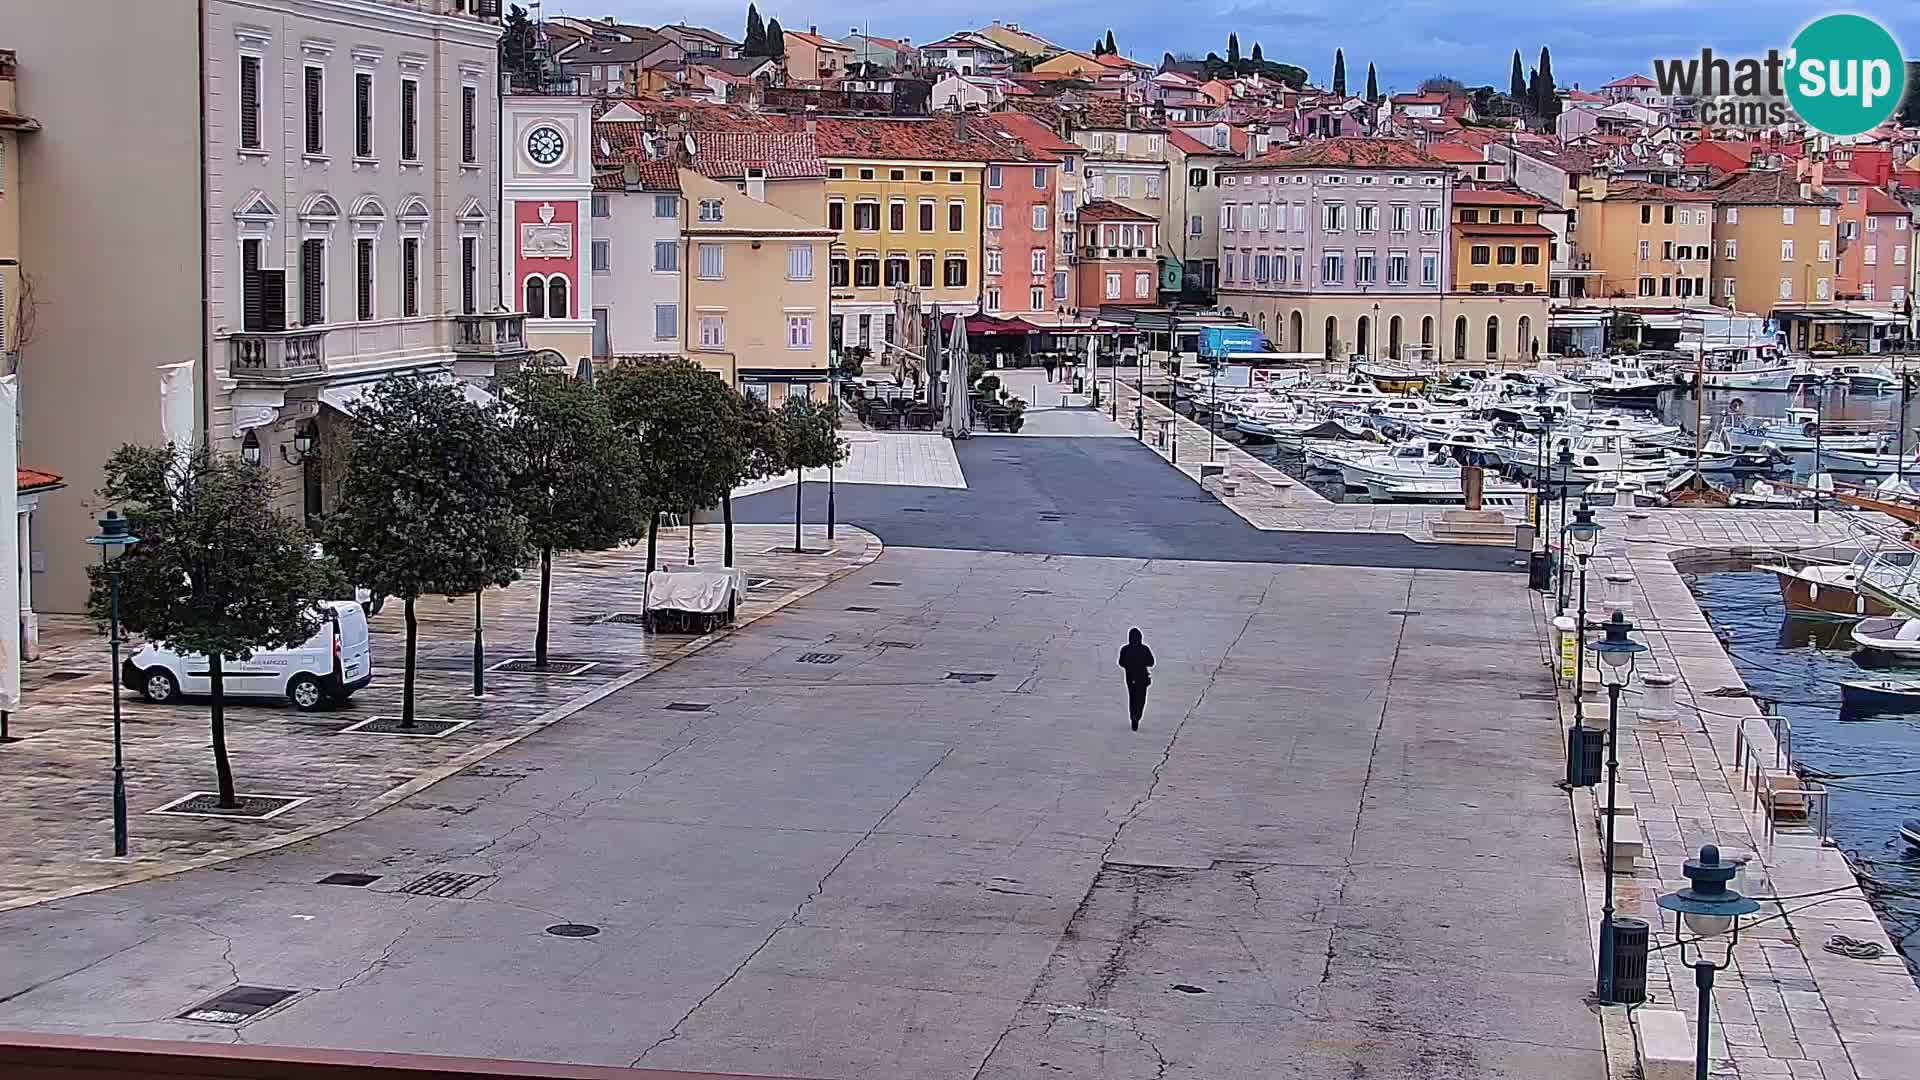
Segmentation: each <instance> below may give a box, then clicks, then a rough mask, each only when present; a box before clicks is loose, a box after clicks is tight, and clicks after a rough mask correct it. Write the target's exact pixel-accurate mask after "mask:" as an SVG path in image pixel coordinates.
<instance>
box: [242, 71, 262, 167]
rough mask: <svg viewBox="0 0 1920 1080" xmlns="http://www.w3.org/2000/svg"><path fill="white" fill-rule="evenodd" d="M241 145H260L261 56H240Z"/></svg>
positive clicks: (248, 146) (251, 147)
mask: <svg viewBox="0 0 1920 1080" xmlns="http://www.w3.org/2000/svg"><path fill="white" fill-rule="evenodd" d="M240 145H241V146H244V147H246V148H248V149H249V150H253V149H258V148H259V146H260V58H259V57H257V56H243V57H241V58H240Z"/></svg>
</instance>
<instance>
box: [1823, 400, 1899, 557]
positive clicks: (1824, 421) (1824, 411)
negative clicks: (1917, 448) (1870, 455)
mask: <svg viewBox="0 0 1920 1080" xmlns="http://www.w3.org/2000/svg"><path fill="white" fill-rule="evenodd" d="M1902 422H1903V423H1904V422H1905V421H1904V420H1903V421H1902ZM1826 426H1827V380H1825V379H1815V380H1813V480H1812V483H1813V523H1814V524H1815V525H1818V524H1820V449H1821V447H1820V436H1821V434H1822V432H1821V429H1822V428H1824V427H1826ZM1886 445H1887V444H1886V443H1881V444H1880V448H1881V449H1883V450H1884V449H1886Z"/></svg>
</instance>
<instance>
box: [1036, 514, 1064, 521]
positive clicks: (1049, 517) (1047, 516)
mask: <svg viewBox="0 0 1920 1080" xmlns="http://www.w3.org/2000/svg"><path fill="white" fill-rule="evenodd" d="M1040 520H1041V521H1061V520H1064V519H1063V518H1062V517H1061V516H1060V515H1059V514H1041V515H1040Z"/></svg>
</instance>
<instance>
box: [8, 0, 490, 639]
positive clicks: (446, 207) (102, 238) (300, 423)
mask: <svg viewBox="0 0 1920 1080" xmlns="http://www.w3.org/2000/svg"><path fill="white" fill-rule="evenodd" d="M496 8H497V5H494V4H491V3H474V2H472V0H198V2H196V0H142V2H140V3H137V4H130V3H125V2H124V0H65V2H63V3H60V4H54V5H36V10H35V14H34V17H33V18H31V19H17V20H12V21H11V22H10V23H9V26H8V34H9V38H10V40H9V44H10V45H11V46H12V47H14V48H15V49H16V50H17V51H18V54H19V66H20V71H21V84H22V85H23V86H26V87H29V88H30V94H31V101H30V102H29V105H30V107H31V109H32V112H33V114H34V116H35V117H36V119H38V120H39V122H40V124H41V127H42V130H41V131H40V132H39V133H38V134H37V135H36V136H35V137H34V139H32V140H31V141H30V142H28V143H27V144H26V145H24V146H23V147H22V153H21V155H20V156H21V161H20V169H19V175H20V176H21V177H22V182H23V194H24V196H25V198H26V200H27V201H28V202H29V203H30V204H31V205H32V206H33V207H34V212H33V213H32V214H31V215H28V216H27V217H26V219H25V220H24V221H23V222H22V231H21V244H22V245H23V247H24V248H25V249H26V250H28V251H31V252H34V253H35V256H34V260H35V263H34V265H35V269H34V276H35V280H36V290H37V292H38V294H39V297H40V304H39V316H38V320H37V330H36V336H35V338H34V340H33V341H32V343H31V344H30V345H29V347H28V349H27V350H26V353H25V354H24V355H23V357H22V364H23V366H24V367H27V368H31V369H32V370H33V372H34V377H33V378H32V379H29V380H26V381H25V382H24V385H23V387H22V391H23V414H24V415H25V417H26V418H27V419H26V422H25V423H24V424H23V427H22V457H23V459H24V460H29V461H32V462H34V463H35V464H37V465H40V466H42V467H44V468H47V469H49V470H50V471H53V472H57V473H60V474H63V475H64V476H66V478H67V479H68V482H69V485H70V486H69V488H68V489H67V490H65V491H61V492H56V493H53V494H51V495H48V496H47V497H46V498H45V499H44V501H43V502H42V503H41V512H42V519H43V520H42V522H41V525H40V528H39V534H40V535H39V538H38V539H37V541H36V543H37V547H36V550H35V551H34V553H33V556H32V558H33V561H34V565H35V566H36V567H38V566H44V567H45V573H44V578H43V580H41V581H40V582H38V583H37V584H38V587H37V588H36V590H35V592H36V596H37V598H38V603H39V605H40V606H41V608H42V609H43V610H52V611H77V610H80V608H81V606H82V604H83V602H84V597H85V590H86V582H85V576H84V573H83V569H82V568H83V566H84V564H85V563H86V562H87V561H89V559H90V558H91V557H92V556H93V552H92V551H91V549H89V548H88V547H87V546H86V545H85V544H84V543H82V540H83V539H84V537H86V536H87V535H90V534H91V532H92V531H93V527H94V526H93V517H94V516H95V513H96V512H97V510H98V509H99V508H98V507H97V506H96V505H94V499H93V497H92V492H93V490H94V489H95V488H96V487H97V486H98V482H99V477H100V466H101V464H102V463H103V462H104V460H105V458H106V456H107V455H108V454H109V453H110V452H111V451H112V450H113V448H114V447H115V446H116V445H118V444H120V443H122V442H145V443H158V442H163V441H167V440H177V441H191V442H199V441H210V442H211V443H212V445H213V446H215V447H216V448H218V449H222V450H227V451H237V452H242V453H245V454H247V455H248V456H249V457H255V456H257V458H258V460H260V461H262V462H263V463H265V464H267V465H268V466H269V467H270V468H271V469H272V470H273V472H274V474H275V476H276V478H277V479H278V480H279V481H280V483H281V487H282V493H283V498H284V500H285V502H286V504H287V506H288V508H289V509H292V510H295V511H298V510H301V509H305V510H306V511H308V512H309V513H317V512H323V511H324V509H325V493H324V491H323V490H322V489H323V485H322V484H321V482H320V477H321V475H322V468H321V461H320V458H321V456H322V454H323V453H324V449H323V448H324V447H326V446H327V445H328V444H329V441H330V440H329V438H328V435H329V429H330V428H331V427H333V425H334V424H335V423H336V422H337V419H338V417H339V416H340V415H341V414H342V413H343V412H351V410H352V408H353V406H354V402H355V400H356V399H357V397H358V396H359V394H361V393H363V392H364V389H365V387H366V386H367V385H370V384H371V382H373V381H375V380H377V379H379V378H381V377H383V376H384V375H386V374H388V373H390V372H395V371H409V370H412V371H423V372H433V373H438V374H439V375H440V376H441V377H446V378H454V377H456V376H463V377H466V378H467V379H469V381H475V382H478V381H484V380H485V379H486V378H487V377H489V376H490V375H491V373H492V370H493V367H494V365H495V363H496V362H497V361H498V360H500V359H502V358H515V357H517V356H519V355H521V354H522V353H523V352H524V347H523V345H522V334H523V329H522V322H521V319H520V318H519V317H518V316H514V315H506V314H496V313H499V312H500V310H501V303H500V294H499V285H498V280H499V278H498V272H497V267H498V264H499V259H498V257H497V255H496V254H495V253H496V252H497V250H498V243H499V228H498V224H497V220H496V219H497V217H498V196H497V194H496V191H497V184H498V174H499V164H498V161H499V156H498V153H497V151H496V147H497V146H498V142H497V134H496V128H497V121H498V105H497V94H498V89H497V88H498V74H497V73H498V66H497V60H496V45H497V41H498V38H499V34H500V28H499V25H498V22H497V21H496V16H495V9H496ZM483 12H484V13H485V14H482V13H483ZM102 26H112V27H113V33H111V34H103V33H100V32H99V28H100V27H102ZM130 161H134V162H138V163H139V168H138V185H137V186H138V197H137V198H128V197H127V190H128V189H127V184H128V176H129V174H128V172H127V163H128V162H130ZM103 296H106V297H111V298H112V303H111V305H109V306H107V307H105V308H103V307H102V305H101V304H100V302H99V300H100V298H101V297H103ZM475 392H476V393H479V392H482V391H480V390H478V389H477V388H476V390H475Z"/></svg>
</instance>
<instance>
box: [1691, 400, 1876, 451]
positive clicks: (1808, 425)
mask: <svg viewBox="0 0 1920 1080" xmlns="http://www.w3.org/2000/svg"><path fill="white" fill-rule="evenodd" d="M1726 432H1727V440H1728V441H1729V442H1731V443H1732V444H1733V445H1734V447H1735V448H1736V449H1745V448H1748V447H1753V446H1759V445H1763V444H1766V443H1772V444H1773V445H1774V446H1776V447H1778V448H1780V449H1781V450H1785V451H1788V452H1790V453H1812V452H1813V451H1814V449H1815V448H1816V446H1817V447H1818V448H1819V449H1821V450H1876V451H1877V450H1880V449H1882V448H1883V447H1885V446H1886V444H1887V441H1888V440H1889V439H1890V438H1891V437H1892V436H1891V434H1890V433H1888V432H1885V431H1862V430H1861V429H1860V425H1859V424H1858V423H1854V422H1850V421H1828V422H1826V423H1825V424H1824V425H1823V424H1821V423H1820V414H1819V413H1818V412H1816V411H1814V410H1813V409H1788V410H1787V415H1785V416H1773V417H1765V418H1762V417H1749V418H1746V419H1742V420H1737V421H1734V422H1732V423H1730V424H1728V425H1727V428H1726Z"/></svg>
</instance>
